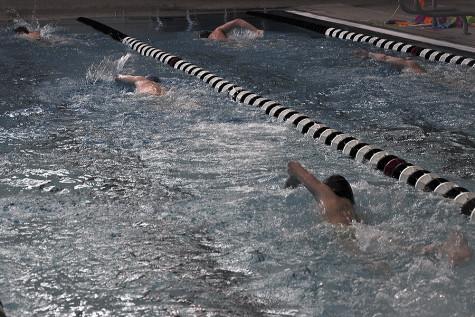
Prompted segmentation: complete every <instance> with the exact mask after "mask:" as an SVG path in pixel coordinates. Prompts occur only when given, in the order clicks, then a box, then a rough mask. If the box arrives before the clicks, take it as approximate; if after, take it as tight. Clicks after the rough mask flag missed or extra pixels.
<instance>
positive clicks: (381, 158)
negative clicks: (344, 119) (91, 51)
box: [78, 17, 475, 216]
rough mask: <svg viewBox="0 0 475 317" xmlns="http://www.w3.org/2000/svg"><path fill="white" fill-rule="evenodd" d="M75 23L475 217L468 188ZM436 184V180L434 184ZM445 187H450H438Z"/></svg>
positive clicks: (158, 53)
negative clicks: (443, 198) (452, 204)
mask: <svg viewBox="0 0 475 317" xmlns="http://www.w3.org/2000/svg"><path fill="white" fill-rule="evenodd" d="M78 21H79V22H81V23H84V24H86V25H89V26H91V27H93V28H94V29H96V30H98V31H100V32H103V33H105V34H107V35H109V36H111V37H112V38H113V39H115V40H116V41H119V42H121V43H123V44H125V45H126V46H128V47H130V48H131V49H133V50H135V51H137V52H139V53H140V54H141V55H144V56H148V57H152V58H154V59H155V60H158V61H160V62H162V63H163V64H166V65H168V66H170V67H173V68H175V69H178V70H181V71H183V72H185V73H187V74H189V75H192V76H195V77H197V78H199V79H200V80H202V81H203V82H205V83H207V84H208V85H210V86H211V87H213V88H214V89H215V90H216V91H218V92H220V93H223V94H227V95H228V96H229V97H230V98H231V99H232V100H234V101H236V102H238V103H241V104H246V105H249V106H253V107H256V108H260V109H261V110H262V111H264V112H265V113H266V114H268V115H269V116H270V117H274V118H276V119H277V120H278V121H281V122H290V123H291V124H292V125H293V126H294V127H295V128H296V129H297V130H299V131H300V132H301V133H302V134H304V135H306V136H309V137H310V138H313V139H314V140H315V141H317V140H318V141H319V142H320V143H322V144H325V145H328V146H330V147H332V148H334V149H336V150H338V151H342V152H343V154H346V155H348V156H349V157H351V158H352V159H355V160H356V161H358V162H361V163H369V164H370V165H371V166H372V167H373V168H375V169H377V170H380V171H381V172H383V173H384V175H386V176H388V177H393V178H395V179H398V180H399V181H400V182H404V183H407V184H409V185H411V186H413V187H416V188H417V189H420V190H423V191H429V192H434V193H437V194H439V195H441V196H443V197H446V198H449V199H452V201H454V202H455V203H456V204H458V205H459V206H460V207H461V213H462V214H465V215H469V216H471V215H472V214H475V193H473V192H469V191H468V190H467V189H465V188H463V187H461V186H459V185H457V184H455V183H452V182H449V181H448V180H446V179H444V178H439V177H438V176H436V175H435V174H432V173H430V172H429V171H427V170H425V169H423V168H422V167H418V166H415V165H414V164H411V163H408V162H406V161H405V160H403V159H401V158H399V157H397V156H395V155H393V154H390V153H389V152H387V151H384V150H382V149H379V148H377V147H375V146H372V145H369V144H367V143H364V142H361V141H360V140H358V139H357V138H355V137H353V136H351V135H349V134H346V133H343V132H340V131H337V130H335V129H332V128H330V127H328V126H326V125H325V124H323V123H321V122H318V121H313V120H311V119H310V118H309V117H308V116H306V115H303V114H301V113H299V112H298V111H295V110H293V109H291V108H289V107H285V106H283V105H281V104H280V103H278V102H276V101H273V100H271V99H268V98H265V97H262V96H260V95H258V94H255V93H253V92H251V91H248V90H246V89H244V88H243V87H240V86H238V85H236V84H232V83H230V82H228V81H226V80H224V79H223V78H221V77H219V76H217V75H215V74H212V73H211V72H209V71H207V70H204V69H202V68H200V67H198V66H196V65H194V64H192V63H190V62H187V61H185V60H183V59H181V58H180V57H178V56H174V55H171V54H169V53H166V52H164V51H162V50H160V49H158V48H154V47H152V46H150V45H149V44H147V43H144V42H141V41H140V40H138V39H136V38H133V37H130V36H128V35H126V34H124V33H122V32H120V31H117V30H115V29H113V28H111V27H109V26H107V25H105V24H102V23H100V22H97V21H95V20H91V19H88V18H84V17H80V18H78ZM435 181H437V185H436V183H435ZM444 184H450V185H447V186H446V187H441V186H442V185H444ZM429 185H430V186H429ZM438 188H440V189H439V190H438V191H437V190H436V189H438Z"/></svg>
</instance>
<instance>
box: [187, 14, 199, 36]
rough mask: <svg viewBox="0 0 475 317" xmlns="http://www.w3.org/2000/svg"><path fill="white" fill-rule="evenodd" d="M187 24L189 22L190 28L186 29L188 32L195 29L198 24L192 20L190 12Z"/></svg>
mask: <svg viewBox="0 0 475 317" xmlns="http://www.w3.org/2000/svg"><path fill="white" fill-rule="evenodd" d="M186 22H188V27H187V28H186V31H187V32H190V31H191V30H192V29H193V26H195V25H197V24H198V23H197V22H195V21H193V20H192V19H191V16H190V10H186Z"/></svg>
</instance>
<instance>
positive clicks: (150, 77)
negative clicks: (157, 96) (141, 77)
mask: <svg viewBox="0 0 475 317" xmlns="http://www.w3.org/2000/svg"><path fill="white" fill-rule="evenodd" d="M145 78H146V79H148V80H151V81H154V82H156V83H159V82H160V78H158V77H157V76H153V75H147V76H145Z"/></svg>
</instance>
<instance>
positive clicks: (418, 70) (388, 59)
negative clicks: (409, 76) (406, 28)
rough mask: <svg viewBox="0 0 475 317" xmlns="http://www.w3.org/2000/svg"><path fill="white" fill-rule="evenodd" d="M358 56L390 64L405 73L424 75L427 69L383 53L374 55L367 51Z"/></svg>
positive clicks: (410, 60)
mask: <svg viewBox="0 0 475 317" xmlns="http://www.w3.org/2000/svg"><path fill="white" fill-rule="evenodd" d="M356 54H357V55H358V56H360V57H363V58H371V59H373V60H375V61H378V62H383V63H388V64H391V65H393V66H396V67H397V68H398V69H401V70H402V71H403V72H408V73H414V74H423V73H425V72H426V71H425V69H424V68H422V67H421V66H420V65H419V64H417V63H416V62H415V61H414V60H412V59H410V58H409V57H407V58H402V57H396V56H390V55H386V54H383V53H373V52H368V51H365V50H361V51H358V52H356Z"/></svg>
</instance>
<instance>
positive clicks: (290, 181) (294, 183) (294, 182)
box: [284, 175, 300, 188]
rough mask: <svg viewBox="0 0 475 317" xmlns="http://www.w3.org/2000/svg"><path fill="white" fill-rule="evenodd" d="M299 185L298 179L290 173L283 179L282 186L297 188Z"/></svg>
mask: <svg viewBox="0 0 475 317" xmlns="http://www.w3.org/2000/svg"><path fill="white" fill-rule="evenodd" d="M299 185H300V181H299V180H298V179H297V177H295V176H293V175H290V176H289V178H287V180H286V181H285V185H284V188H289V187H290V188H297V187H298V186H299Z"/></svg>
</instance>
